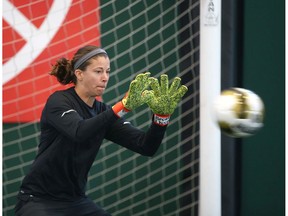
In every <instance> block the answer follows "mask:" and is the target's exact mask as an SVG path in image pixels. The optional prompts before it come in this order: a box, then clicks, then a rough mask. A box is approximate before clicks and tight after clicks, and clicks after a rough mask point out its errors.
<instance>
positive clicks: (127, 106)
mask: <svg viewBox="0 0 288 216" xmlns="http://www.w3.org/2000/svg"><path fill="white" fill-rule="evenodd" d="M150 74H151V73H150V72H146V73H142V74H138V75H137V76H136V78H135V79H134V80H133V81H132V82H131V83H130V86H129V90H128V92H127V93H126V95H125V97H124V98H123V99H122V100H121V101H120V102H118V103H116V104H115V105H114V106H113V107H112V109H113V111H114V113H115V114H116V115H117V116H119V117H122V116H123V115H125V114H126V113H127V112H129V111H131V110H133V109H136V108H137V107H139V106H141V105H143V104H144V103H147V102H149V100H151V99H152V93H151V92H148V91H147V90H146V89H147V88H148V87H149V85H150V79H149V77H150ZM144 92H145V93H144Z"/></svg>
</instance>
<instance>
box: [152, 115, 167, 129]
mask: <svg viewBox="0 0 288 216" xmlns="http://www.w3.org/2000/svg"><path fill="white" fill-rule="evenodd" d="M170 116H171V115H159V114H154V118H153V122H154V123H155V124H157V125H160V126H166V125H168V124H169V120H170Z"/></svg>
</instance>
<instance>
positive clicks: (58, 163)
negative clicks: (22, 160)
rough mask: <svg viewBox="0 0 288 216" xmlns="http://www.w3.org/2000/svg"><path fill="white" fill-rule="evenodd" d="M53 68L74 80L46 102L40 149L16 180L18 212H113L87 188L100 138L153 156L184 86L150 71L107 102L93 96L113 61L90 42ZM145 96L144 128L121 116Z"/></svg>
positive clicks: (62, 215) (27, 215) (76, 215)
mask: <svg viewBox="0 0 288 216" xmlns="http://www.w3.org/2000/svg"><path fill="white" fill-rule="evenodd" d="M50 74H51V75H53V76H55V77H56V78H57V80H58V81H59V82H60V83H61V84H63V85H67V84H73V85H72V87H70V88H68V89H66V90H61V91H56V92H54V93H53V94H52V95H50V97H49V98H48V100H47V102H46V105H45V107H44V109H43V111H42V116H41V121H40V124H41V135H40V143H39V146H38V152H37V156H36V158H35V160H34V162H33V164H32V166H31V168H30V171H29V172H28V174H27V175H26V176H25V177H24V179H23V181H22V184H21V186H20V190H19V194H18V196H17V198H18V202H17V204H16V206H15V215H16V216H34V215H35V216H48V215H49V216H71V215H73V216H84V215H85V216H90V215H91V216H101V215H110V214H109V213H108V212H106V211H105V210H103V209H102V208H101V207H100V206H99V205H97V204H95V203H94V202H93V201H92V200H90V199H89V198H88V197H87V196H86V195H85V186H86V182H87V176H88V172H89V170H90V168H91V166H92V164H93V162H94V160H95V157H96V155H97V153H98V151H99V148H100V145H101V143H102V141H103V139H107V140H110V141H112V142H114V143H116V144H118V145H121V146H123V147H125V148H127V149H129V150H131V151H134V152H136V153H139V154H141V155H144V156H153V155H154V154H155V153H156V151H157V149H158V148H159V145H160V144H161V142H162V139H163V136H164V133H165V130H166V127H167V125H168V123H169V118H170V115H171V114H172V113H173V111H174V109H175V108H176V106H177V104H178V102H179V101H180V100H181V98H182V97H183V95H184V94H185V93H186V91H187V87H186V86H183V85H182V86H180V78H178V77H176V78H175V79H174V81H173V83H172V84H171V86H170V88H168V77H167V75H162V76H161V78H160V83H159V82H158V80H157V79H156V78H153V77H150V73H149V72H147V73H142V74H138V75H137V76H136V78H135V79H134V80H133V81H132V82H131V83H130V86H129V89H128V91H127V94H126V95H125V97H124V98H123V99H122V100H121V101H119V102H118V103H116V104H115V105H114V106H112V107H110V106H108V105H106V104H105V103H102V102H99V101H97V100H96V99H95V97H97V96H101V95H102V94H103V93H104V91H105V88H106V86H107V84H108V80H109V74H110V60H109V57H108V55H107V53H106V51H105V50H103V49H101V48H98V47H96V46H92V45H88V46H85V47H82V48H80V49H79V50H78V51H77V52H76V53H75V55H74V57H73V59H71V60H68V59H66V58H60V59H58V60H57V62H56V64H55V65H53V67H52V70H51V72H50ZM149 86H150V87H151V88H148V87H149ZM149 89H151V90H149ZM144 103H147V104H148V106H149V107H150V109H151V110H152V112H153V113H154V114H153V119H152V121H151V125H150V127H149V128H148V129H147V131H142V130H140V129H138V128H136V127H133V126H132V125H131V124H130V123H129V122H127V121H125V119H124V115H125V114H126V113H127V112H129V111H131V110H134V109H136V108H137V107H139V106H141V105H143V104H144Z"/></svg>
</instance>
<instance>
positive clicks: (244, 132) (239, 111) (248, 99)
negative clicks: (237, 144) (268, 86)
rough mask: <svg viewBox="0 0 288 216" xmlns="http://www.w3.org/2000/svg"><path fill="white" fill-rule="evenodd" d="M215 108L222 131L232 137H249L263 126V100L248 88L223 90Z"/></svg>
mask: <svg viewBox="0 0 288 216" xmlns="http://www.w3.org/2000/svg"><path fill="white" fill-rule="evenodd" d="M213 109H214V114H215V120H216V122H217V124H218V125H219V127H220V129H221V132H223V133H224V134H226V135H228V136H230V137H234V138H242V137H248V136H251V135H254V134H255V133H256V132H257V131H258V130H259V129H260V128H262V127H263V119H264V104H263V101H262V100H261V98H260V97H259V96H258V95H257V94H255V93H254V92H252V91H250V90H248V89H243V88H230V89H226V90H223V91H222V92H221V94H220V95H219V96H218V97H217V98H216V100H215V103H214V108H213Z"/></svg>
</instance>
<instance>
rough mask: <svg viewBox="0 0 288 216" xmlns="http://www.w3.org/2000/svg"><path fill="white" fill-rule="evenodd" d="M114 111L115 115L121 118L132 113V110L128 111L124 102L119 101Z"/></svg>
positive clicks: (113, 108)
mask: <svg viewBox="0 0 288 216" xmlns="http://www.w3.org/2000/svg"><path fill="white" fill-rule="evenodd" d="M112 110H113V111H114V113H115V114H116V115H117V116H118V117H119V118H121V117H122V116H124V115H125V114H127V113H128V112H130V110H128V109H126V108H125V107H124V105H123V103H122V101H119V102H118V103H116V104H115V105H114V106H113V107H112Z"/></svg>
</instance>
